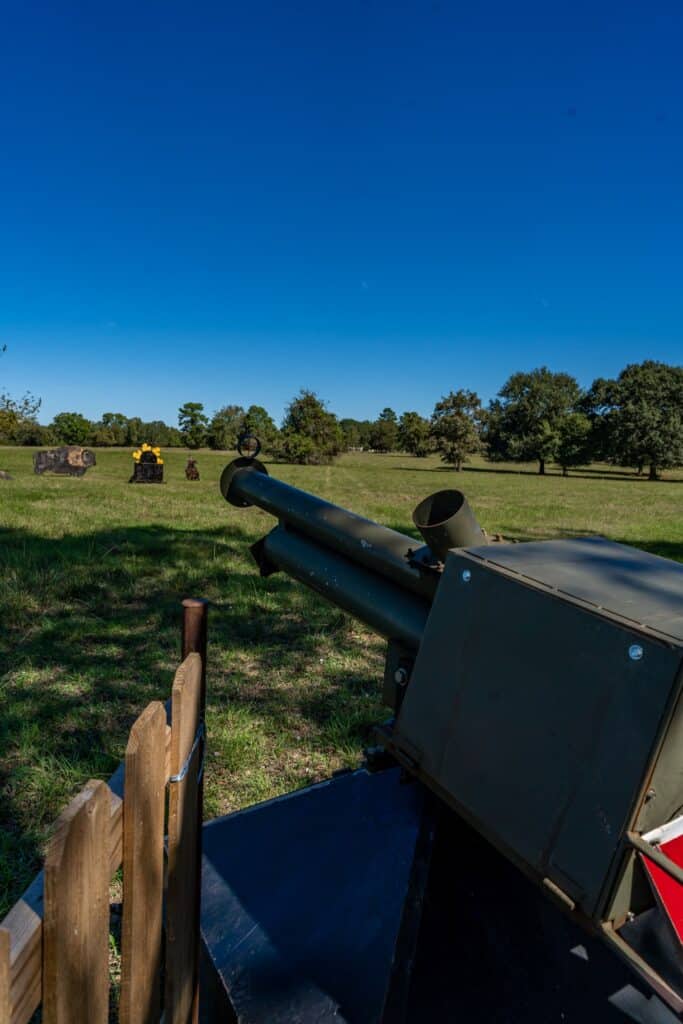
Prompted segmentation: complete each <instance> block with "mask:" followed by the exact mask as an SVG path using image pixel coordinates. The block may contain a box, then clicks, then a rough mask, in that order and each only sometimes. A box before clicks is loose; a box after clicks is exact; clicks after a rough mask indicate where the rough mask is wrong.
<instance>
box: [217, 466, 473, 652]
mask: <svg viewBox="0 0 683 1024" xmlns="http://www.w3.org/2000/svg"><path fill="white" fill-rule="evenodd" d="M221 492H222V494H223V497H224V498H225V499H226V500H227V501H229V502H230V503H231V504H232V505H235V506H237V507H239V508H247V507H249V506H251V505H257V506H258V507H259V508H261V509H263V510H264V511H266V512H270V513H271V515H273V516H276V517H277V518H278V519H279V521H280V525H279V526H277V527H276V528H275V529H274V530H272V531H271V532H270V533H269V534H268V535H267V536H266V537H264V538H263V539H262V540H260V541H259V542H258V543H257V544H255V545H254V547H253V548H252V553H253V555H254V558H255V559H256V561H257V563H258V565H259V568H260V570H261V573H262V575H269V574H270V573H272V572H277V571H278V570H282V571H284V572H286V573H288V574H289V575H290V576H293V577H294V578H295V579H297V580H299V581H300V582H302V583H305V584H306V585H307V586H309V587H311V588H312V589H313V590H316V591H317V592H318V593H320V594H322V595H323V596H324V597H326V598H327V599H328V600H330V601H332V602H333V603H334V604H336V605H338V606H339V607H340V608H344V609H345V610H346V611H348V612H350V613H351V614H352V615H354V616H355V617H356V618H358V619H360V620H361V621H362V622H365V623H366V624H367V625H368V626H370V628H371V629H374V630H375V631H376V632H378V633H379V634H380V635H382V636H385V637H387V639H390V640H396V641H399V642H400V643H401V644H403V645H404V646H405V647H407V648H409V649H411V650H416V649H417V647H418V646H419V643H420V638H421V636H422V632H423V629H424V624H425V622H426V619H427V615H428V613H429V608H430V605H431V602H432V599H433V597H434V594H435V593H436V588H437V586H438V583H439V573H438V571H437V569H436V565H437V563H438V562H440V561H443V560H444V558H445V552H446V550H447V548H448V547H453V546H456V545H461V544H472V543H479V544H481V543H485V538H484V534H483V533H482V530H481V527H480V526H479V525H478V523H477V521H476V519H475V518H474V515H473V513H472V512H471V510H470V508H469V506H468V505H467V501H466V499H465V497H464V495H462V494H461V493H460V492H459V491H439V492H438V493H437V494H436V495H433V496H432V497H431V498H427V499H425V501H423V502H421V503H420V505H419V506H418V508H417V509H416V510H415V515H414V521H415V524H416V526H418V528H419V529H420V531H421V532H422V534H423V536H424V537H425V539H426V540H427V541H428V545H429V547H428V548H424V547H421V546H420V545H418V544H417V543H416V541H415V540H414V539H413V538H412V537H409V536H407V535H406V534H403V533H399V532H398V531H397V530H392V529H389V527H386V526H381V525H380V524H379V523H375V522H373V521H372V520H371V519H365V518H364V517H363V516H359V515H356V514H355V513H354V512H349V511H348V510H347V509H344V508H340V506H338V505H333V504H332V503H331V502H328V501H324V500H323V499H322V498H318V497H316V496H315V495H313V494H309V493H308V492H306V491H302V490H299V488H297V487H292V486H291V485H289V484H286V483H283V482H282V481H281V480H276V479H274V478H273V477H271V476H269V475H268V472H267V470H266V468H265V466H264V465H263V464H262V463H261V462H259V461H258V460H256V459H249V458H240V459H235V461H234V462H232V463H230V465H228V466H226V468H225V470H224V471H223V475H222V477H221ZM418 513H419V514H418Z"/></svg>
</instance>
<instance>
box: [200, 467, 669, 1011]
mask: <svg viewBox="0 0 683 1024" xmlns="http://www.w3.org/2000/svg"><path fill="white" fill-rule="evenodd" d="M221 491H222V493H223V496H224V497H225V498H226V499H227V500H228V501H229V502H230V503H231V504H233V505H235V506H238V507H243V508H246V507H248V506H250V505H256V506H258V507H259V508H261V509H264V510H265V511H267V512H269V513H271V514H272V515H274V516H275V517H276V518H277V519H278V520H279V522H278V525H277V526H275V528H274V529H272V530H271V531H270V532H269V533H268V534H267V535H266V536H265V537H264V538H263V539H262V540H260V541H258V543H257V544H255V545H254V546H253V548H252V553H253V555H254V558H255V560H256V562H257V564H258V567H259V569H260V572H261V574H262V575H263V576H267V575H269V574H270V573H273V572H277V571H284V572H286V573H287V574H288V575H290V576H292V577H293V578H294V579H296V580H299V581H300V582H302V583H304V584H305V585H306V586H309V587H311V588H313V589H314V590H315V591H317V592H318V593H319V594H321V595H323V596H324V597H325V598H327V599H328V600H330V601H332V602H333V603H334V604H336V605H337V606H338V607H340V608H343V609H344V610H346V611H347V612H349V613H351V614H352V615H353V616H355V617H356V618H358V619H359V620H361V621H362V622H364V623H365V624H366V625H367V626H369V627H370V628H371V629H373V630H375V631H376V632H377V633H379V634H380V635H381V636H383V637H385V638H386V640H387V649H386V663H385V671H384V679H383V697H384V702H385V703H386V704H387V705H388V707H389V708H390V709H391V717H390V718H389V719H388V720H387V721H386V722H384V723H382V724H380V725H378V727H377V733H376V735H377V743H376V747H374V748H373V749H372V750H371V751H370V752H369V756H368V762H367V764H366V765H365V767H364V768H362V769H360V770H359V771H357V772H354V773H352V774H351V775H350V776H345V777H341V778H334V779H332V780H330V781H329V782H328V783H324V784H322V785H320V786H317V787H312V788H311V789H310V790H305V791H302V792H299V793H296V794H292V795H290V796H287V797H283V798H280V799H279V800H276V801H271V802H270V803H269V804H266V805H261V806H260V807H257V808H255V809H249V810H247V811H244V812H239V813H238V814H235V815H230V816H228V818H226V819H222V824H221V823H219V822H217V823H211V824H209V825H208V826H207V827H206V828H205V867H204V876H205V882H204V884H205V890H206V891H205V895H207V896H208V897H209V899H208V900H207V905H210V907H211V909H210V910H209V911H207V914H208V916H205V919H204V921H203V930H204V940H205V943H206V949H207V951H208V953H209V960H210V961H211V965H212V971H213V973H212V977H213V983H214V987H215V990H214V995H215V998H216V999H220V998H222V999H224V1000H225V1008H226V1013H228V1014H229V1016H227V1017H226V1019H234V1020H239V1021H250V1022H256V1021H266V1020H267V1021H274V1022H275V1021H316V1022H319V1021H327V1020H330V1021H332V1020H334V1021H335V1022H337V1021H349V1022H351V1021H353V1022H360V1021H362V1022H364V1024H365V1022H367V1024H370V1022H371V1021H382V1022H384V1024H388V1022H394V1021H416V1022H417V1021H419V1022H422V1021H437V1020H438V1021H451V1020H453V1021H455V1020H458V1021H460V1020H467V1021H470V1020H477V1021H481V1022H486V1021H496V1022H500V1021H514V1022H517V1021H520V1022H525V1024H526V1022H535V1021H538V1022H541V1021H543V1022H546V1021H554V1020H562V1019H564V1020H581V1021H582V1022H583V1021H596V1022H598V1021H599V1022H603V1021H611V1020H614V1021H615V1022H616V1021H619V1020H621V1021H624V1020H627V1019H632V1020H642V1021H645V1020H648V1021H658V1022H664V1021H671V1020H678V1019H681V1017H680V1015H681V1013H682V1012H683V945H682V938H683V850H682V849H681V848H682V847H683V816H682V815H683V697H682V695H681V690H682V687H683V671H682V667H683V566H681V565H680V564H678V563H675V562H672V561H669V560H667V559H663V558H658V557H656V556H654V555H651V554H648V553H645V552H642V551H639V550H635V549H633V548H629V547H626V546H624V545H620V544H616V543H613V542H611V541H607V540H604V539H602V538H599V537H582V538H577V539H572V540H551V541H541V542H529V543H520V544H505V543H492V542H491V539H490V538H488V537H487V536H486V534H485V533H484V531H483V530H482V529H481V527H480V526H479V524H478V523H477V520H476V518H475V516H474V514H473V513H472V511H471V509H470V507H469V505H468V503H467V501H466V499H465V497H464V496H463V495H462V494H461V493H460V492H459V491H453V490H446V491H440V492H438V493H436V494H434V495H431V496H430V497H428V498H426V499H425V500H424V501H423V502H421V503H420V504H419V505H418V506H417V508H416V509H415V512H414V515H413V520H414V523H415V526H416V527H417V529H418V530H419V532H420V533H421V535H422V538H423V540H424V542H425V543H424V545H423V546H419V545H418V544H417V543H416V542H415V540H413V539H412V538H411V537H409V536H406V535H404V534H401V533H398V532H396V531H395V530H391V529H388V528H386V527H384V526H381V525H379V524H377V523H374V522H371V521H369V520H367V519H363V518H362V517H360V516H357V515H355V514H354V513H352V512H349V511H347V510H345V509H342V508H339V507H337V506H335V505H332V504H330V503H328V502H325V501H322V500H321V499H319V498H317V497H315V496H313V495H311V494H307V493H306V492H304V491H301V490H298V489H297V488H294V487H291V486H289V485H287V484H285V483H282V482H280V481H278V480H276V479H273V478H272V477H271V476H269V475H268V473H267V471H266V469H265V467H264V466H263V465H262V464H261V463H260V462H258V461H257V460H256V459H255V458H240V459H237V460H235V461H234V462H233V463H231V464H230V465H229V466H227V467H226V469H225V470H224V472H223V476H222V478H221ZM406 782H408V783H411V784H409V785H405V783H406ZM558 909H559V910H560V911H563V912H564V913H563V914H562V913H558ZM209 987H210V986H209V985H207V991H208V989H209Z"/></svg>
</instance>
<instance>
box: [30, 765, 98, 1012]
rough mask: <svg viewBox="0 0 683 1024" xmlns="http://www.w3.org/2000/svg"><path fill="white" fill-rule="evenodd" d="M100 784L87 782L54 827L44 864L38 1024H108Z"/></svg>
mask: <svg viewBox="0 0 683 1024" xmlns="http://www.w3.org/2000/svg"><path fill="white" fill-rule="evenodd" d="M110 813H111V811H110V793H109V787H108V786H107V785H106V783H104V782H101V781H91V782H89V783H88V784H87V785H86V786H85V788H84V789H82V790H81V792H80V793H79V794H78V796H77V797H75V798H74V800H72V802H71V803H70V804H69V806H68V807H67V809H66V810H65V811H64V813H63V814H62V815H61V816H60V818H59V819H58V821H57V824H56V829H55V834H54V836H53V838H52V840H51V842H50V844H49V846H48V850H47V855H46V857H45V917H44V921H43V942H44V967H43V1021H44V1024H73V1022H74V1009H75V1008H76V1007H78V1019H80V1020H83V1021H88V1024H107V1020H108V1013H109V879H110V872H109V862H110V854H109V833H110V826H109V819H110Z"/></svg>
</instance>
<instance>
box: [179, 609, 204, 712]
mask: <svg viewBox="0 0 683 1024" xmlns="http://www.w3.org/2000/svg"><path fill="white" fill-rule="evenodd" d="M208 610H209V602H208V601H204V600H203V599H202V598H199V597H186V598H185V600H184V601H183V633H182V653H181V657H182V660H183V661H185V658H186V657H187V656H188V654H198V655H199V656H200V657H201V659H202V715H203V714H204V707H205V705H206V625H207V619H208Z"/></svg>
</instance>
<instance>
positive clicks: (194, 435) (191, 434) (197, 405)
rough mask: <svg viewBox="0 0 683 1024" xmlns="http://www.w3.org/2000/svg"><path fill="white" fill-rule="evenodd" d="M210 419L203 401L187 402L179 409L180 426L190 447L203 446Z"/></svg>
mask: <svg viewBox="0 0 683 1024" xmlns="http://www.w3.org/2000/svg"><path fill="white" fill-rule="evenodd" d="M208 422H209V421H208V419H207V417H206V416H205V415H204V406H203V405H202V403H201V402H185V405H181V407H180V408H179V409H178V426H179V427H180V432H181V434H182V435H183V441H184V442H185V445H186V446H187V447H188V448H201V446H202V445H203V444H204V441H205V440H206V427H207V424H208Z"/></svg>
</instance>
